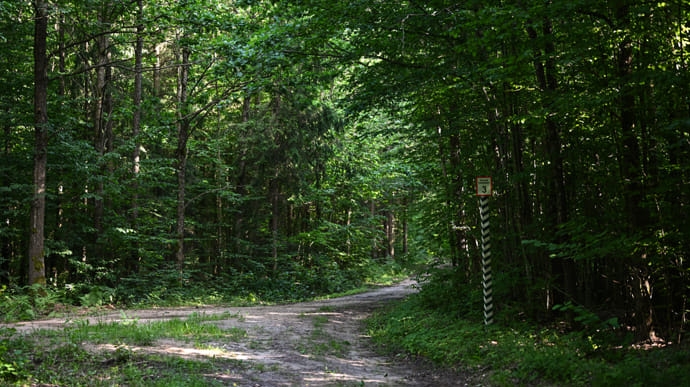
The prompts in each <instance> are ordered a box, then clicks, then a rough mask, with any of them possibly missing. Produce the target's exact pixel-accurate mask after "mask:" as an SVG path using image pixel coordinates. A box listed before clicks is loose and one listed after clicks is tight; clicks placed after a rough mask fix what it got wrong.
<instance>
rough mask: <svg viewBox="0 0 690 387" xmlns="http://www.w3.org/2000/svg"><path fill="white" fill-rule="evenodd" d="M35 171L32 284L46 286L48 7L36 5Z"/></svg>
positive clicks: (38, 0) (39, 1) (40, 0)
mask: <svg viewBox="0 0 690 387" xmlns="http://www.w3.org/2000/svg"><path fill="white" fill-rule="evenodd" d="M34 14H35V18H34V23H35V25H34V122H35V127H34V131H35V145H34V171H33V186H34V192H33V198H32V200H31V209H30V214H29V219H30V226H29V227H30V232H29V251H28V259H29V273H28V274H29V284H31V285H33V284H40V285H45V283H46V273H45V245H44V244H45V238H44V232H45V230H44V229H45V208H46V166H47V163H48V57H47V49H46V45H47V40H48V3H47V2H46V1H44V0H35V1H34Z"/></svg>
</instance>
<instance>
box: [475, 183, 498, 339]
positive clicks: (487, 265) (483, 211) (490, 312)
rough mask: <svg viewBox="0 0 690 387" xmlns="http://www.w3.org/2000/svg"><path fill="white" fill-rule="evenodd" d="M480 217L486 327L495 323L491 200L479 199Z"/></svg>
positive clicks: (483, 197) (482, 197)
mask: <svg viewBox="0 0 690 387" xmlns="http://www.w3.org/2000/svg"><path fill="white" fill-rule="evenodd" d="M479 217H480V219H481V226H482V287H483V288H484V325H491V324H493V322H494V296H493V293H494V291H493V275H492V272H491V236H490V235H489V234H490V233H489V231H490V230H489V199H488V197H486V196H481V197H480V198H479Z"/></svg>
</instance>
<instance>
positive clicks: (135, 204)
mask: <svg viewBox="0 0 690 387" xmlns="http://www.w3.org/2000/svg"><path fill="white" fill-rule="evenodd" d="M137 19H138V20H137V37H136V43H135V45H134V96H133V98H132V103H133V105H134V114H133V115H132V137H133V138H134V151H133V152H132V181H133V184H132V192H133V193H132V215H131V224H132V229H134V230H135V231H137V229H138V221H139V170H140V165H139V164H140V161H141V141H140V140H139V134H140V132H141V99H142V80H143V79H142V78H143V64H142V62H143V51H144V24H143V23H144V22H143V19H144V2H143V0H137ZM138 250H139V246H138V243H136V242H135V243H134V246H133V248H132V254H131V255H132V256H131V257H130V258H131V262H130V265H131V266H133V267H134V266H137V261H138V259H139V252H138Z"/></svg>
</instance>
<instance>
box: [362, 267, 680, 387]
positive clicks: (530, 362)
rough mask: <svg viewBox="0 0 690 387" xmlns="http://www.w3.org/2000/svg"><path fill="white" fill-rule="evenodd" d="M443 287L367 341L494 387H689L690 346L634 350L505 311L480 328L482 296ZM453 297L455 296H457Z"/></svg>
mask: <svg viewBox="0 0 690 387" xmlns="http://www.w3.org/2000/svg"><path fill="white" fill-rule="evenodd" d="M449 286H452V283H450V282H448V283H446V284H445V285H443V280H441V281H437V282H433V283H431V284H430V285H429V286H428V287H423V288H422V290H421V291H420V293H419V294H416V295H414V296H411V297H409V298H408V299H406V300H404V301H401V302H398V303H396V304H393V305H392V306H391V307H389V308H388V309H386V310H385V311H382V312H379V313H377V314H375V315H374V316H373V317H371V318H370V319H369V325H368V327H369V328H368V329H369V334H370V335H371V336H372V338H373V340H374V342H375V343H376V344H377V346H378V347H379V348H380V349H381V350H382V351H387V352H389V353H390V354H395V355H412V356H419V357H422V358H425V359H428V360H431V361H433V362H434V363H436V364H437V365H439V366H442V367H453V368H459V369H463V370H464V371H465V372H467V374H468V375H472V374H478V373H480V371H481V374H485V375H486V376H485V378H486V379H487V380H485V381H483V382H482V385H486V384H487V383H488V384H490V385H494V386H516V385H519V386H553V385H557V386H573V387H579V386H688V385H690V381H688V378H687V375H690V351H688V349H689V348H688V347H687V345H676V346H668V347H666V348H651V349H646V350H643V349H636V347H633V346H632V345H630V344H631V342H630V340H629V338H628V337H626V336H625V335H624V334H622V333H621V332H620V331H616V330H613V329H608V330H605V329H604V328H603V327H604V325H600V326H599V327H597V329H596V330H592V331H588V330H583V331H575V332H564V331H563V330H562V329H559V328H558V327H557V326H552V327H545V326H541V325H539V324H536V323H530V322H527V321H521V319H519V318H516V317H517V314H515V313H514V311H511V310H508V309H505V310H503V311H501V312H500V313H499V314H498V315H497V316H496V323H495V324H493V325H490V326H488V327H487V326H485V325H484V321H483V316H482V313H481V295H480V294H475V295H473V293H478V292H477V291H476V290H473V289H469V286H466V288H467V289H465V291H464V294H466V295H467V296H466V297H461V298H463V299H458V297H457V296H456V297H454V298H448V296H449V292H450V290H449ZM456 294H457V293H456Z"/></svg>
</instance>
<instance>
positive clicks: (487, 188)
mask: <svg viewBox="0 0 690 387" xmlns="http://www.w3.org/2000/svg"><path fill="white" fill-rule="evenodd" d="M492 194H493V184H492V182H491V177H490V176H478V177H477V196H491V195H492Z"/></svg>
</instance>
